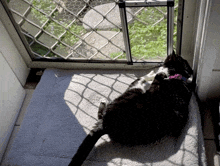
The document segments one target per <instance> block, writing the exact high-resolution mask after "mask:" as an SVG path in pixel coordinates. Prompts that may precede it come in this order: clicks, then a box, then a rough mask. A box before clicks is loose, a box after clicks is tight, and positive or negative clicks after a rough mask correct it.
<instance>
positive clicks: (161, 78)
mask: <svg viewBox="0 0 220 166" xmlns="http://www.w3.org/2000/svg"><path fill="white" fill-rule="evenodd" d="M164 78H167V75H166V74H165V73H164V72H161V73H158V74H157V75H156V76H155V79H157V80H158V81H162V80H164Z"/></svg>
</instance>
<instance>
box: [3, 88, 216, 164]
mask: <svg viewBox="0 0 220 166" xmlns="http://www.w3.org/2000/svg"><path fill="white" fill-rule="evenodd" d="M33 92H34V89H26V98H25V101H24V103H23V106H22V108H21V112H20V115H19V117H18V119H17V122H16V124H15V126H14V131H13V133H12V136H11V139H10V141H9V144H8V147H7V150H6V152H5V155H7V152H8V151H9V150H10V147H11V144H12V142H13V140H14V138H15V136H16V133H17V132H18V131H19V128H20V125H21V123H22V120H23V117H24V116H25V113H26V109H27V106H28V104H29V102H30V100H31V97H32V94H33ZM204 139H205V148H206V157H207V164H208V166H220V164H219V161H220V155H218V154H217V152H216V146H215V141H214V129H213V123H212V117H211V111H210V109H209V108H208V107H207V108H205V111H204ZM1 165H2V166H4V159H3V162H2V164H1Z"/></svg>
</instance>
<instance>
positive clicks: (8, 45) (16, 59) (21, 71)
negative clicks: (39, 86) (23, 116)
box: [0, 20, 29, 161]
mask: <svg viewBox="0 0 220 166" xmlns="http://www.w3.org/2000/svg"><path fill="white" fill-rule="evenodd" d="M28 73H29V70H28V68H27V66H26V64H25V62H24V61H23V59H22V57H21V56H20V54H19V52H18V50H17V48H16V47H15V45H14V43H13V41H12V40H11V38H10V36H9V34H8V32H7V30H6V28H5V27H4V26H3V24H2V22H1V20H0V161H1V159H2V156H3V154H4V151H5V148H6V146H7V143H8V140H9V138H10V135H11V132H12V130H13V127H14V123H15V121H16V119H17V116H18V113H19V111H20V108H21V105H22V103H23V100H24V97H25V90H24V88H23V85H24V84H25V81H26V78H27V75H28Z"/></svg>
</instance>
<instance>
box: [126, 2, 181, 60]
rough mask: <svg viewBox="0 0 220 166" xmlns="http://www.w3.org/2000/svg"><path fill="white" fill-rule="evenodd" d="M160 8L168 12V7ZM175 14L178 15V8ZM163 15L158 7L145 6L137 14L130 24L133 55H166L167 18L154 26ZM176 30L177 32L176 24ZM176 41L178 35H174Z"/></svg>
mask: <svg viewBox="0 0 220 166" xmlns="http://www.w3.org/2000/svg"><path fill="white" fill-rule="evenodd" d="M176 1H177V0H176ZM158 9H160V10H161V11H163V12H164V13H165V12H166V8H158ZM164 9H165V10H164ZM175 16H176V17H177V9H176V10H175ZM162 17H163V15H162V14H161V13H160V12H159V11H158V10H157V9H155V8H145V10H143V11H142V12H141V13H140V14H139V15H137V19H136V20H135V21H134V22H133V23H131V24H129V25H128V29H129V36H130V44H131V53H132V56H134V57H136V58H144V59H155V58H158V57H166V54H167V53H166V52H167V20H166V19H163V20H162V21H161V22H159V23H157V24H156V25H154V26H153V24H154V23H156V22H157V21H158V20H160V19H161V18H162ZM176 17H175V18H176ZM142 22H144V24H143V23H142ZM174 32H176V26H175V27H174ZM175 43H176V35H174V45H175Z"/></svg>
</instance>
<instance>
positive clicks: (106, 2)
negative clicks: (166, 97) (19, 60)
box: [7, 0, 178, 62]
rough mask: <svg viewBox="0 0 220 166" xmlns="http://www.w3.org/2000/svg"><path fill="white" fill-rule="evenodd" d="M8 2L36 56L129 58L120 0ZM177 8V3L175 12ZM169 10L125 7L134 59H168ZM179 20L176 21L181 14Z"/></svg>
mask: <svg viewBox="0 0 220 166" xmlns="http://www.w3.org/2000/svg"><path fill="white" fill-rule="evenodd" d="M7 2H8V3H7V4H8V7H9V9H10V11H11V12H12V15H13V17H14V19H15V21H16V23H17V24H18V25H19V27H20V29H21V32H22V33H23V34H24V36H25V37H26V39H27V42H28V45H29V46H30V48H31V51H32V53H33V55H34V57H35V58H36V59H37V58H47V59H57V58H62V59H69V60H110V61H115V60H121V59H126V52H125V46H124V40H123V34H122V33H123V32H122V27H121V19H120V13H119V7H118V4H117V2H118V0H7ZM175 2H177V0H176V1H175ZM176 4H177V3H176ZM177 9H178V6H177V5H176V6H175V15H177ZM166 10H167V9H166V7H148V8H146V7H139V8H135V7H133V8H126V11H127V21H128V29H129V36H130V44H131V53H132V58H133V60H134V62H140V61H146V60H149V59H151V60H156V59H157V60H158V59H159V60H161V61H163V59H164V57H165V56H166V42H167V41H166V17H167V11H166ZM174 22H175V25H176V17H175V21H174ZM174 33H175V34H176V32H175V31H174ZM175 34H174V36H175Z"/></svg>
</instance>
